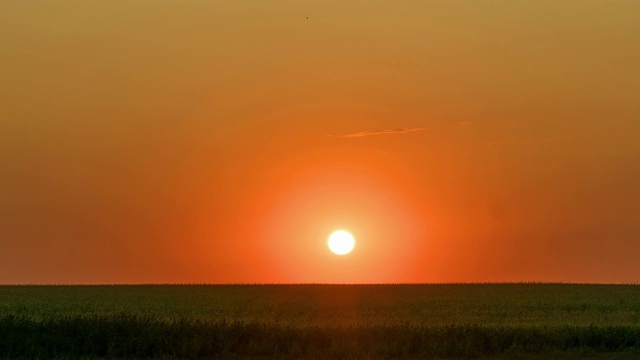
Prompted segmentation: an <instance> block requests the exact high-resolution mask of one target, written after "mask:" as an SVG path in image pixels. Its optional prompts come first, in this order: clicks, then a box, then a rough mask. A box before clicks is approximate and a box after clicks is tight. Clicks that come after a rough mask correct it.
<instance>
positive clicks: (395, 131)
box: [327, 127, 426, 138]
mask: <svg viewBox="0 0 640 360" xmlns="http://www.w3.org/2000/svg"><path fill="white" fill-rule="evenodd" d="M425 129H426V128H424V127H421V128H402V129H388V130H376V131H361V132H357V133H353V134H343V135H327V136H334V137H341V138H358V137H364V136H372V135H393V134H407V133H413V132H418V131H424V130H425Z"/></svg>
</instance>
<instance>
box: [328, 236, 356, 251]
mask: <svg viewBox="0 0 640 360" xmlns="http://www.w3.org/2000/svg"><path fill="white" fill-rule="evenodd" d="M327 243H328V245H329V249H330V250H331V251H333V252H334V253H335V254H338V255H345V254H348V253H350V252H351V250H353V247H354V246H355V245H356V241H355V239H354V238H353V235H351V234H350V233H349V232H348V231H344V230H338V231H336V232H334V233H333V234H331V236H329V241H328V242H327Z"/></svg>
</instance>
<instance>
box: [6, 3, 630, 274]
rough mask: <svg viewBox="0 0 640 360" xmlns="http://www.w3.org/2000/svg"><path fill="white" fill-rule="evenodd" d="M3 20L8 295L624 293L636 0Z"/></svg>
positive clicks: (301, 6) (137, 8) (219, 6)
mask: <svg viewBox="0 0 640 360" xmlns="http://www.w3.org/2000/svg"><path fill="white" fill-rule="evenodd" d="M0 14H3V16H2V20H0V78H1V79H2V86H1V87H0V284H5V283H8V284H31V283H45V284H75V283H91V284H94V283H424V282H437V283H442V282H529V281H536V282H537V281H540V282H615V283H637V282H640V270H639V269H640V268H639V267H638V265H637V254H639V253H640V187H639V186H638V184H640V141H638V140H639V139H640V107H639V106H638V104H640V71H639V70H638V65H637V64H639V63H640V47H639V46H638V44H640V2H634V1H617V2H610V1H604V0H602V1H593V0H586V1H551V0H541V1H517V2H516V1H506V0H504V1H497V2H494V1H485V0H479V1H475V0H468V1H444V0H442V1H431V0H428V1H419V2H415V1H405V2H386V1H376V0H374V1H367V2H356V1H349V0H346V1H343V0H340V1H337V0H336V1H333V0H330V1H299V2H277V1H254V0H250V1H230V0H229V1H227V0H222V1H215V2H206V1H205V2H201V1H180V2H174V1H166V0H160V1H125V0H114V1H91V2H86V1H79V0H72V1H64V2H58V1H54V0H38V1H33V2H32V1H28V2H23V1H6V2H2V3H1V4H0ZM340 229H342V230H346V231H348V232H350V233H351V234H353V236H354V237H355V238H356V239H355V247H354V248H353V251H351V252H349V251H350V250H349V251H346V249H347V248H348V247H349V246H346V247H344V248H341V249H342V250H340V249H338V251H337V252H336V251H333V252H332V251H329V250H328V248H327V247H328V246H330V245H328V241H329V239H328V237H329V236H330V235H331V234H332V233H334V232H335V231H337V230H340ZM343 240H344V239H343ZM347 245H349V244H347ZM331 249H333V248H331ZM342 251H346V253H347V255H344V256H336V253H337V254H340V253H341V252H342Z"/></svg>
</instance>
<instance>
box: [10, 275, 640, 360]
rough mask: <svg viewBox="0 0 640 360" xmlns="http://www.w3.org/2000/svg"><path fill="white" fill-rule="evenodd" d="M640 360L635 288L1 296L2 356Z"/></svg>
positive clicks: (198, 288)
mask: <svg viewBox="0 0 640 360" xmlns="http://www.w3.org/2000/svg"><path fill="white" fill-rule="evenodd" d="M20 357H22V358H51V357H60V358H83V357H84V358H96V357H103V358H198V357H203V358H263V359H264V358H272V357H277V358H291V359H294V358H317V359H329V358H352V359H366V358H411V359H415V358H479V357H481V358H500V359H503V358H520V359H529V358H536V359H538V358H540V359H542V358H544V359H546V358H566V359H569V358H571V359H574V358H575V359H577V358H594V359H595V358H598V359H640V286H638V285H570V284H459V285H453V284H452V285H127V286H124V285H123V286H0V358H20Z"/></svg>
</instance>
